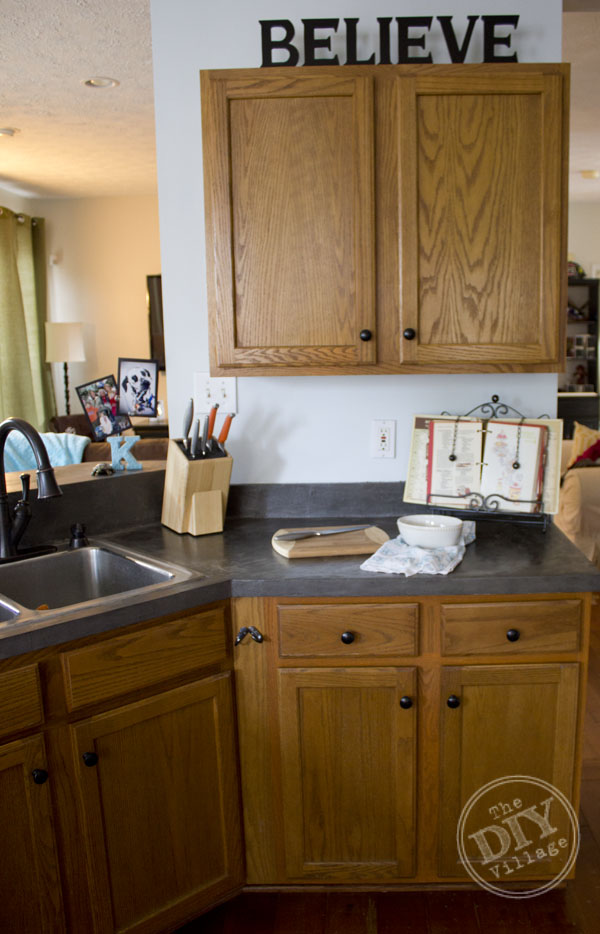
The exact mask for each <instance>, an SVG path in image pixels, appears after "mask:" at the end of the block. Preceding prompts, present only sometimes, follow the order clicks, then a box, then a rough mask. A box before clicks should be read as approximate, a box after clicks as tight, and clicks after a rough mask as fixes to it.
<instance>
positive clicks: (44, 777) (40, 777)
mask: <svg viewBox="0 0 600 934" xmlns="http://www.w3.org/2000/svg"><path fill="white" fill-rule="evenodd" d="M31 777H32V778H33V780H34V782H35V783H36V785H43V784H44V782H47V781H48V773H47V771H46V769H34V770H33V772H32V773H31Z"/></svg>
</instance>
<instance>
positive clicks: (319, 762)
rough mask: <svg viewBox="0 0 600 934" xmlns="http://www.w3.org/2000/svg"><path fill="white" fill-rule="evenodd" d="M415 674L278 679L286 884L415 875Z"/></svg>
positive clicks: (292, 673)
mask: <svg viewBox="0 0 600 934" xmlns="http://www.w3.org/2000/svg"><path fill="white" fill-rule="evenodd" d="M415 690H416V675H415V669H413V668H406V669H404V668H402V669H398V668H377V669H374V668H362V669H360V668H350V669H340V668H335V669H329V668H321V669H315V668H312V669H284V670H280V671H279V697H280V730H281V756H282V782H283V804H284V808H283V809H284V820H285V858H286V870H287V875H288V878H289V880H300V879H310V880H313V881H318V880H324V881H332V882H334V881H335V882H344V881H348V882H365V883H369V882H381V881H387V880H393V879H400V878H404V877H407V876H410V875H412V874H413V873H414V863H413V859H414V833H415V816H414V808H415V738H416V700H417V699H416V696H415Z"/></svg>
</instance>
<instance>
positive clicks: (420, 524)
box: [398, 514, 462, 548]
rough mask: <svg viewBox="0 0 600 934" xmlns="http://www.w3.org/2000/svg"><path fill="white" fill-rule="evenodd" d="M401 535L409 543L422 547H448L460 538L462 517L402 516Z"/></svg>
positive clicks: (399, 524) (400, 520)
mask: <svg viewBox="0 0 600 934" xmlns="http://www.w3.org/2000/svg"><path fill="white" fill-rule="evenodd" d="M398 529H399V531H400V535H401V536H402V538H403V539H404V541H405V542H406V544H407V545H420V546H421V548H446V547H448V545H456V544H458V542H459V540H460V533H461V531H462V519H457V518H455V517H454V516H433V515H431V514H427V515H417V516H401V517H400V518H399V519H398Z"/></svg>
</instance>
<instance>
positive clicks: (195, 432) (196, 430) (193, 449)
mask: <svg viewBox="0 0 600 934" xmlns="http://www.w3.org/2000/svg"><path fill="white" fill-rule="evenodd" d="M199 434H200V419H199V418H197V419H196V421H195V422H194V427H193V428H192V440H191V441H190V454H191V455H192V457H196V454H197V453H198V436H199Z"/></svg>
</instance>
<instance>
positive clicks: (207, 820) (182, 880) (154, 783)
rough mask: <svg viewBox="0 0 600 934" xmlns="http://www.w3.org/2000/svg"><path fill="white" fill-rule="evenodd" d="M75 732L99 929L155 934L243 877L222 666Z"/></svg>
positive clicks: (226, 685) (228, 693)
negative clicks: (210, 675) (214, 672)
mask: <svg viewBox="0 0 600 934" xmlns="http://www.w3.org/2000/svg"><path fill="white" fill-rule="evenodd" d="M72 730H73V744H74V748H75V749H76V751H77V759H78V766H79V777H80V795H81V806H82V812H83V815H84V824H85V835H86V844H87V854H88V860H89V875H90V883H91V886H92V887H93V888H95V889H96V893H97V899H96V906H97V912H96V918H95V922H96V929H97V930H98V931H105V930H106V931H113V930H114V931H120V932H125V931H127V932H133V931H154V930H156V931H160V930H163V929H164V928H165V927H166V926H167V925H168V924H169V922H170V921H172V920H173V919H177V918H180V917H182V916H185V915H184V912H185V907H186V905H188V907H189V910H190V912H191V913H193V912H197V913H200V911H201V910H202V909H203V908H204V907H206V906H207V905H209V904H211V903H213V902H214V901H216V900H217V899H218V898H219V897H222V896H223V895H224V894H226V893H227V892H229V891H231V890H233V889H235V888H236V887H237V886H239V885H241V884H242V881H243V878H242V873H243V860H242V855H241V830H240V818H239V792H238V784H237V769H236V765H235V746H234V732H233V712H232V694H231V675H230V674H229V673H225V674H221V675H218V676H216V677H214V678H207V679H204V680H202V681H199V682H197V683H194V684H191V685H187V686H185V687H183V688H177V689H175V690H173V691H169V692H166V693H165V694H162V695H158V696H156V697H152V698H149V699H148V700H145V701H140V702H138V703H134V704H131V705H129V706H126V707H121V708H118V709H117V710H113V711H110V712H108V713H106V714H100V715H98V716H97V717H93V718H91V719H90V720H87V721H84V722H82V723H81V724H78V725H76V726H74V727H73V728H72Z"/></svg>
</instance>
